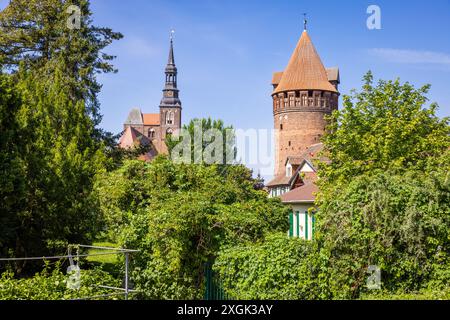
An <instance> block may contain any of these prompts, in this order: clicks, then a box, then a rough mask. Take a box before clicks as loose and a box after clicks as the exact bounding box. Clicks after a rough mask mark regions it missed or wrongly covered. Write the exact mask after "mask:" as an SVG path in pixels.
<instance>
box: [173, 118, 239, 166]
mask: <svg viewBox="0 0 450 320" xmlns="http://www.w3.org/2000/svg"><path fill="white" fill-rule="evenodd" d="M182 132H185V133H186V136H188V137H189V138H190V143H189V145H190V150H191V154H190V163H197V164H199V163H205V159H204V157H203V155H205V154H206V153H207V152H208V149H207V148H208V146H211V145H212V144H213V143H214V142H218V143H219V144H220V149H221V151H222V152H221V153H222V154H221V155H220V156H221V157H220V158H221V160H220V161H216V162H214V163H215V164H223V165H224V164H232V163H228V162H230V161H232V162H234V160H235V159H236V153H237V150H236V142H235V133H234V129H233V127H232V126H228V127H226V126H225V125H224V123H223V121H222V120H212V119H211V118H208V119H193V120H191V121H190V122H189V124H187V125H184V126H183V128H182ZM211 133H216V135H217V136H214V135H210V134H211ZM184 138H185V137H183V135H181V136H172V135H170V136H169V137H168V138H167V140H166V144H167V148H168V150H169V155H171V156H173V155H174V148H175V147H176V146H177V145H178V144H179V143H183V139H184ZM216 139H219V140H217V141H216ZM216 151H217V150H212V152H211V155H212V156H213V157H214V152H216ZM219 152H220V150H219ZM199 155H200V156H202V158H201V159H199ZM177 156H178V155H177Z"/></svg>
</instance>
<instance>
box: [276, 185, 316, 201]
mask: <svg viewBox="0 0 450 320" xmlns="http://www.w3.org/2000/svg"><path fill="white" fill-rule="evenodd" d="M318 191H319V189H318V188H317V186H316V184H315V183H314V182H308V183H306V184H305V185H303V186H301V187H299V188H296V189H294V190H292V191H289V192H287V193H285V194H283V195H282V196H281V197H280V198H281V202H283V203H303V202H314V200H315V199H316V193H317V192H318Z"/></svg>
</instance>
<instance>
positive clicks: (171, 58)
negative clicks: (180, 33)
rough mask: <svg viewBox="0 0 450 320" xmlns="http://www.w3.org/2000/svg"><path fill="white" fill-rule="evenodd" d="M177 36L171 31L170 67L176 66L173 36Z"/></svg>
mask: <svg viewBox="0 0 450 320" xmlns="http://www.w3.org/2000/svg"><path fill="white" fill-rule="evenodd" d="M174 34H175V30H171V31H170V51H169V61H168V64H169V65H175V57H174V54H173V35H174Z"/></svg>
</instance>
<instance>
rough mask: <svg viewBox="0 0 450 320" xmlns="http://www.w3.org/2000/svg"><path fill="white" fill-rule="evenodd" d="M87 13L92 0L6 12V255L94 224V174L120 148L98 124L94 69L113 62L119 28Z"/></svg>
mask: <svg viewBox="0 0 450 320" xmlns="http://www.w3.org/2000/svg"><path fill="white" fill-rule="evenodd" d="M71 5H77V6H78V8H80V11H81V14H82V20H81V24H80V28H69V27H68V25H67V22H68V20H69V18H70V15H71V14H72V13H73V12H70V11H68V9H69V7H70V6H71ZM91 16H92V13H91V11H90V9H89V1H87V0H80V1H69V0H68V1H60V0H31V1H24V0H12V1H10V2H9V4H8V6H7V7H6V8H5V9H4V10H3V11H2V12H0V64H1V65H0V68H1V69H2V70H3V71H5V72H8V73H9V75H3V76H2V78H1V79H2V88H1V89H0V90H2V93H4V94H5V95H4V96H3V97H2V98H1V101H0V102H1V108H2V111H3V110H4V111H5V113H3V112H2V114H1V115H0V122H1V123H2V138H3V133H4V132H5V140H4V141H5V142H4V143H2V144H0V147H1V150H0V151H1V156H2V158H3V159H4V162H2V165H4V166H5V167H6V166H8V169H7V170H5V171H2V172H1V180H2V182H5V184H2V185H1V186H0V195H1V196H2V198H1V200H2V204H1V205H0V207H1V209H2V212H1V218H0V219H2V228H3V229H4V230H6V231H7V232H6V231H5V233H4V234H2V235H1V236H0V238H1V240H0V242H1V244H2V246H1V248H0V251H1V252H2V254H5V255H6V254H8V255H15V256H30V255H38V256H40V255H44V254H47V253H51V252H55V251H57V252H59V253H61V252H62V250H63V247H64V245H66V244H67V243H68V242H87V241H90V240H91V239H92V238H93V237H94V235H95V233H96V229H97V227H98V221H99V219H98V217H99V215H98V204H97V199H96V196H95V194H93V181H94V179H95V176H96V174H97V173H100V172H102V171H104V169H105V167H107V165H109V164H110V161H108V160H107V159H106V157H105V155H108V154H110V153H112V152H113V149H114V147H113V146H112V144H113V141H114V138H113V137H112V136H111V135H109V134H106V133H104V132H103V131H102V130H101V129H99V128H97V125H98V123H99V121H100V116H99V113H98V110H99V104H98V100H97V95H98V93H99V91H100V88H101V86H100V84H99V83H98V82H97V79H96V75H97V74H98V73H101V72H114V71H115V70H114V68H113V66H112V65H111V64H110V61H111V60H112V59H113V57H112V56H110V55H108V54H106V53H105V52H104V51H103V50H104V49H105V48H106V47H107V46H108V45H109V44H110V43H111V42H112V41H113V40H115V39H119V38H121V35H120V34H118V33H115V32H112V31H111V30H110V29H108V28H98V27H95V26H92V18H91ZM5 79H8V80H5ZM3 130H4V131H3ZM107 144H109V145H107ZM3 200H4V201H3ZM23 267H24V265H19V266H17V271H18V272H20V271H21V269H22V268H23Z"/></svg>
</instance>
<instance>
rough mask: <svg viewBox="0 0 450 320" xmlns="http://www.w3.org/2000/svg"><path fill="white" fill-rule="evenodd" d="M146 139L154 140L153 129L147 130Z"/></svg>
mask: <svg viewBox="0 0 450 320" xmlns="http://www.w3.org/2000/svg"><path fill="white" fill-rule="evenodd" d="M148 137H149V138H150V139H154V138H155V129H153V128H150V129H148Z"/></svg>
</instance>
